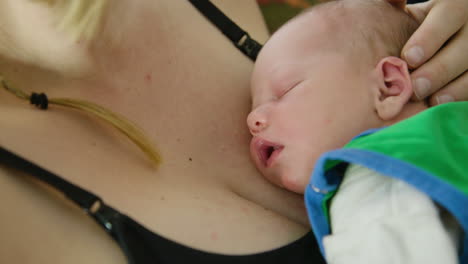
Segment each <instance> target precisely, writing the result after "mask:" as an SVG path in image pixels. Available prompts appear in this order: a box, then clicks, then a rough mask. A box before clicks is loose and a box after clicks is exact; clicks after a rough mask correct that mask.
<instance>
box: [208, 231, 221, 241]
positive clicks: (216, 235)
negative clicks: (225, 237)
mask: <svg viewBox="0 0 468 264" xmlns="http://www.w3.org/2000/svg"><path fill="white" fill-rule="evenodd" d="M210 238H211V240H214V241H216V240H218V238H219V236H218V233H217V232H211V235H210Z"/></svg>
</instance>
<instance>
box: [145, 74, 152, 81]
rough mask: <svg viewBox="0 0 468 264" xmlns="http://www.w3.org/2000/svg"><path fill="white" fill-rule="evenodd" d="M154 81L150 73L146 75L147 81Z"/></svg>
mask: <svg viewBox="0 0 468 264" xmlns="http://www.w3.org/2000/svg"><path fill="white" fill-rule="evenodd" d="M152 79H153V76H151V73H148V74H146V75H145V81H147V82H151V80H152Z"/></svg>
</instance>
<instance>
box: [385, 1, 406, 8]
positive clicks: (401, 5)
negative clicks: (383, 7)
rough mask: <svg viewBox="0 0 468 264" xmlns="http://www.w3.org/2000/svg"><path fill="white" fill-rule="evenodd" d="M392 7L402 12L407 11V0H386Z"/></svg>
mask: <svg viewBox="0 0 468 264" xmlns="http://www.w3.org/2000/svg"><path fill="white" fill-rule="evenodd" d="M386 1H387V2H388V3H389V4H391V5H392V6H394V7H396V8H399V9H401V10H406V0H386Z"/></svg>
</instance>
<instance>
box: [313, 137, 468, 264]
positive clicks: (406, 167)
mask: <svg viewBox="0 0 468 264" xmlns="http://www.w3.org/2000/svg"><path fill="white" fill-rule="evenodd" d="M365 133H366V134H369V133H367V132H365ZM361 135H362V134H361ZM329 161H343V162H345V163H353V164H358V165H362V166H364V167H367V168H369V169H372V170H375V171H377V172H379V173H381V174H384V175H387V176H391V177H393V178H397V179H400V180H403V181H405V182H407V183H408V184H410V185H412V186H413V187H415V188H416V189H418V190H420V191H421V192H423V193H425V194H427V195H428V196H429V197H431V198H432V199H433V200H434V201H436V202H437V203H439V204H440V205H442V206H443V207H445V208H446V209H447V210H448V211H449V212H450V213H451V214H452V215H453V216H454V217H455V218H457V220H458V222H459V223H460V225H461V226H462V228H463V229H464V231H465V234H466V233H468V232H467V230H468V197H467V196H465V195H464V194H463V193H462V192H460V191H459V190H457V189H455V188H454V187H453V186H451V185H449V184H447V183H446V182H444V181H442V180H440V179H439V178H438V177H435V176H433V175H432V174H429V173H427V172H426V171H424V170H422V169H420V168H418V167H415V166H414V165H411V164H409V163H406V162H403V161H401V160H398V159H394V158H392V157H389V156H385V155H382V154H380V153H376V152H371V151H366V150H358V149H339V150H335V151H330V152H327V153H325V154H323V155H322V156H321V157H320V158H319V160H318V161H317V163H316V166H315V169H314V172H313V174H312V177H311V180H310V183H309V186H307V188H306V192H305V197H304V199H305V203H306V208H307V213H308V216H309V220H310V222H311V225H312V228H313V230H314V234H315V237H316V239H317V242H318V243H319V247H320V250H321V252H322V254H323V255H324V256H325V254H324V248H323V242H322V239H323V237H324V236H325V235H328V234H330V226H329V222H328V219H327V216H326V213H325V212H324V210H323V208H322V206H323V203H324V201H325V199H326V198H327V194H326V193H329V192H333V191H336V189H337V188H338V185H339V183H340V182H341V180H342V177H343V176H344V175H343V172H337V169H336V168H337V167H336V166H335V167H334V168H333V169H330V170H328V171H326V170H325V169H326V166H327V163H328V162H329ZM460 261H461V263H468V236H466V235H465V238H464V241H463V248H462V255H461V257H460Z"/></svg>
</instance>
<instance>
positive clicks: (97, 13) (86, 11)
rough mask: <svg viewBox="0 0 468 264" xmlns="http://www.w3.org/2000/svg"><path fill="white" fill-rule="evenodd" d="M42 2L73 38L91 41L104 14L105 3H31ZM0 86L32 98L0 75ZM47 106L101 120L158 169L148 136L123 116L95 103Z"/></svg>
mask: <svg viewBox="0 0 468 264" xmlns="http://www.w3.org/2000/svg"><path fill="white" fill-rule="evenodd" d="M32 1H36V2H42V3H44V4H47V5H49V7H50V8H55V9H56V10H57V12H58V14H57V15H58V19H59V20H58V27H59V29H61V30H66V31H68V32H70V33H71V34H72V37H73V38H76V39H78V38H81V39H86V40H91V39H92V38H93V37H94V35H95V34H96V32H97V31H98V28H99V26H100V22H101V19H102V17H103V14H104V10H105V6H106V3H107V0H32ZM0 82H1V85H2V86H3V88H4V89H5V90H7V91H8V92H10V93H12V94H14V95H16V96H17V97H19V98H21V99H24V100H31V97H32V96H33V95H29V94H27V93H26V92H24V91H23V90H21V89H19V88H18V87H14V86H12V85H11V84H9V83H8V82H7V81H6V80H5V79H4V78H3V76H1V75H0ZM47 101H48V104H52V105H60V106H64V107H68V108H73V109H77V110H81V111H84V112H87V113H89V114H91V115H93V116H95V117H98V118H99V119H101V120H104V121H105V122H107V123H108V124H110V125H111V126H113V127H114V128H116V129H117V130H119V131H120V132H121V133H123V134H124V135H125V136H127V137H128V138H129V139H130V140H131V141H132V142H134V143H135V144H136V145H137V146H138V147H139V148H140V149H141V150H142V151H143V152H144V153H145V154H146V155H147V157H148V158H149V159H150V160H151V161H152V163H153V164H154V165H159V164H160V162H161V157H160V155H159V154H158V151H156V149H155V148H154V147H153V144H152V143H151V141H150V140H149V139H148V137H147V136H145V134H144V133H143V132H142V131H141V130H140V129H139V128H138V127H137V126H136V125H134V124H132V123H131V122H130V121H128V120H127V119H126V118H124V117H123V116H120V115H118V114H116V113H113V112H112V111H110V110H107V109H105V108H104V107H102V106H99V105H97V104H95V103H92V102H88V101H84V100H77V99H70V98H51V99H48V100H47Z"/></svg>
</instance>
